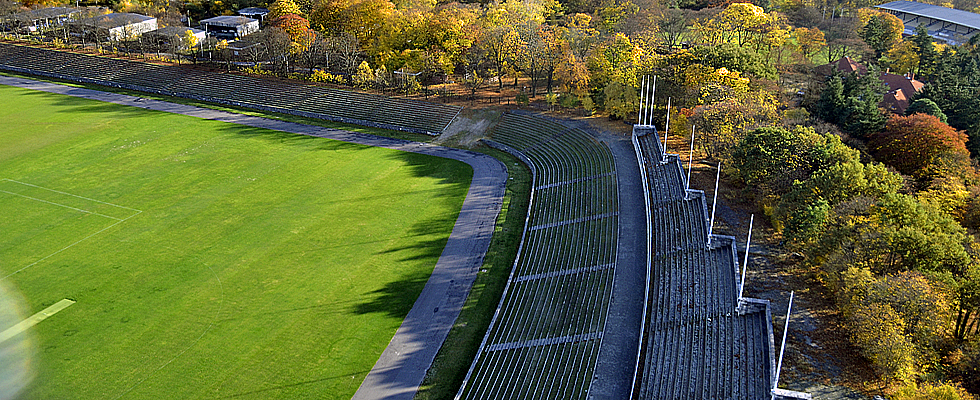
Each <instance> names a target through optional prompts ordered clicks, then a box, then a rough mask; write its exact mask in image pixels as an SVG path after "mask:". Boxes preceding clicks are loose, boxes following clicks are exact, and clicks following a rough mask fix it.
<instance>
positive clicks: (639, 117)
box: [636, 75, 647, 125]
mask: <svg viewBox="0 0 980 400" xmlns="http://www.w3.org/2000/svg"><path fill="white" fill-rule="evenodd" d="M646 88H647V76H646V75H643V78H642V79H641V80H640V111H638V112H637V113H636V124H637V125H643V103H644V99H645V98H646V97H645V96H646Z"/></svg>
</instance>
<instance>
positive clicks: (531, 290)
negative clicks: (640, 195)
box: [460, 114, 618, 399]
mask: <svg viewBox="0 0 980 400" xmlns="http://www.w3.org/2000/svg"><path fill="white" fill-rule="evenodd" d="M492 139H493V141H491V142H490V143H491V144H493V145H494V146H497V147H500V148H504V149H505V150H509V151H512V152H514V153H515V154H518V155H519V157H522V158H524V159H525V160H526V162H528V163H529V165H530V166H531V167H532V170H533V171H534V178H533V184H534V190H533V192H532V202H531V207H530V210H529V212H528V222H527V226H526V227H525V232H524V239H523V241H522V244H521V250H520V253H519V255H518V259H517V262H516V263H515V265H514V268H513V271H512V273H511V277H510V280H509V281H508V284H507V289H506V291H505V294H504V296H503V298H502V299H501V302H500V305H499V308H498V311H497V314H496V315H495V316H494V319H493V322H492V323H491V326H490V328H489V330H488V331H487V335H486V337H485V338H484V343H483V345H482V346H481V348H480V351H479V355H478V357H477V358H476V360H475V361H474V362H473V365H472V366H471V370H470V373H469V374H468V375H467V379H466V381H465V382H464V384H463V387H462V388H461V389H460V396H461V397H462V398H464V399H491V398H492V399H562V398H573V399H574V398H585V397H586V395H587V393H588V389H589V385H590V383H591V380H592V377H593V371H594V369H595V363H596V359H597V357H598V352H599V345H600V343H601V341H602V334H603V331H604V330H605V328H606V327H605V320H606V311H607V308H608V304H609V301H610V296H611V294H612V278H613V274H614V273H615V268H616V266H615V263H616V248H617V238H618V232H617V226H618V218H617V215H618V198H617V189H616V176H615V173H614V170H615V166H614V163H613V160H612V154H611V153H610V152H609V150H608V149H607V148H606V147H604V146H603V145H602V144H600V143H598V142H596V141H595V140H594V139H592V138H591V137H589V136H588V135H587V134H585V133H584V132H582V131H580V130H577V129H568V128H566V127H564V126H562V125H561V124H558V123H555V122H551V121H547V120H544V119H541V118H537V117H531V116H523V115H515V114H505V115H504V116H503V117H502V119H501V121H500V123H499V124H498V125H497V127H496V128H495V130H494V132H493V134H492Z"/></svg>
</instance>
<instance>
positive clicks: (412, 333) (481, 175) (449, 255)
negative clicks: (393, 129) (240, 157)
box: [0, 76, 507, 400]
mask: <svg viewBox="0 0 980 400" xmlns="http://www.w3.org/2000/svg"><path fill="white" fill-rule="evenodd" d="M0 84H2V85H8V86H16V87H21V88H25V89H32V90H40V91H44V92H49V93H57V94H64V95H69V96H75V97H81V98H86V99H92V100H98V101H104V102H109V103H115V104H121V105H125V106H133V107H140V108H145V109H149V110H157V111H164V112H169V113H174V114H182V115H187V116H191V117H198V118H204V119H210V120H215V121H222V122H230V123H234V124H240V125H245V126H250V127H255V128H265V129H272V130H277V131H283V132H290V133H296V134H300V135H308V136H316V137H322V138H327V139H333V140H339V141H344V142H348V143H356V144H361V145H366V146H375V147H384V148H388V149H393V150H400V151H408V152H413V153H419V154H426V155H431V156H436V157H443V158H449V159H453V160H457V161H462V162H465V163H467V164H469V165H470V166H471V167H472V168H473V179H472V181H471V184H470V189H469V192H467V194H466V200H464V201H463V206H462V209H461V210H460V212H459V218H458V219H457V220H456V225H455V226H454V227H453V232H452V234H450V236H449V240H448V241H447V242H446V247H445V249H443V252H442V255H441V256H440V257H439V261H438V262H437V263H436V265H435V268H434V269H433V271H432V275H431V276H430V277H429V280H428V282H426V284H425V287H424V288H423V289H422V293H421V294H419V298H418V299H417V300H416V301H415V305H414V306H413V307H412V310H411V311H409V312H408V315H407V316H406V317H405V320H404V321H403V322H402V325H401V326H400V327H399V328H398V330H397V331H396V332H395V336H394V337H393V338H392V339H391V342H390V343H389V344H388V347H387V348H386V349H385V351H384V353H382V354H381V358H380V359H378V362H377V363H376V364H375V365H374V368H373V369H371V372H370V373H369V374H368V375H367V377H365V378H364V382H363V383H362V384H361V387H360V388H359V389H358V390H357V393H356V394H355V395H354V399H357V400H362V399H364V400H367V399H411V398H413V397H414V396H415V392H416V391H417V390H418V387H419V385H420V384H421V383H422V379H423V378H425V373H426V371H427V370H428V369H429V366H430V365H431V364H432V360H433V359H434V358H435V356H436V353H437V352H438V351H439V347H441V346H442V343H443V341H445V339H446V336H447V335H448V334H449V329H450V328H451V327H452V325H453V323H454V322H455V321H456V317H458V316H459V312H460V309H461V308H462V306H463V303H464V301H465V300H466V296H467V294H469V291H470V287H471V286H472V285H473V281H474V279H476V273H477V272H478V271H479V269H480V266H482V264H483V257H484V255H485V254H486V251H487V248H488V247H489V246H490V238H491V236H492V234H493V228H494V224H495V223H496V221H497V215H498V214H499V213H500V208H501V202H502V199H503V196H504V189H505V185H506V182H507V170H506V167H504V165H503V164H502V163H501V162H500V161H497V160H496V159H494V158H493V157H490V156H487V155H484V154H480V153H476V152H472V151H467V150H460V149H452V148H447V147H441V146H435V145H430V144H426V143H419V142H411V141H406V140H399V139H391V138H385V137H380V136H374V135H368V134H362V133H356V132H350V131H344V130H340V129H331V128H324V127H319V126H312V125H305V124H299V123H293V122H285V121H278V120H272V119H267V118H261V117H253V116H248V115H241V114H235V113H230V112H224V111H218V110H212V109H207V108H201V107H194V106H188V105H182V104H175V103H169V102H165V101H158V100H149V99H143V98H139V97H135V96H127V95H122V94H116V93H108V92H100V91H96V90H91V89H83V88H77V87H71V86H64V85H58V84H54V83H47V82H39V81H34V80H30V79H26V78H20V77H9V76H0Z"/></svg>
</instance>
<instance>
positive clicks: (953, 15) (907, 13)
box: [875, 0, 980, 44]
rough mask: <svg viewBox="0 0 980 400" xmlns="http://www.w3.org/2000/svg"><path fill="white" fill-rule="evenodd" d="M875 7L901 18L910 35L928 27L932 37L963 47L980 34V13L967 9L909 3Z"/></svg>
mask: <svg viewBox="0 0 980 400" xmlns="http://www.w3.org/2000/svg"><path fill="white" fill-rule="evenodd" d="M875 8H878V9H881V10H883V11H885V12H888V13H890V14H892V15H895V16H896V17H898V18H899V19H901V20H902V23H903V24H905V31H904V33H905V34H906V35H914V34H915V28H916V27H918V26H919V25H925V27H926V30H927V31H928V32H929V35H930V36H932V37H934V38H936V39H939V40H943V41H945V42H948V43H951V44H963V43H966V41H968V40H969V39H970V37H972V36H973V35H975V34H976V33H977V32H980V14H974V13H971V12H967V11H963V10H956V9H952V8H946V7H940V6H934V5H932V4H926V3H919V2H915V1H905V0H899V1H893V2H890V3H885V4H882V5H878V6H875Z"/></svg>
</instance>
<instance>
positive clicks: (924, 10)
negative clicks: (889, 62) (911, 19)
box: [875, 0, 980, 29]
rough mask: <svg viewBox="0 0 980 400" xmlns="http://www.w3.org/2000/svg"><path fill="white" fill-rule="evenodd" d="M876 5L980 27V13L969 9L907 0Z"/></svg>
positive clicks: (885, 8)
mask: <svg viewBox="0 0 980 400" xmlns="http://www.w3.org/2000/svg"><path fill="white" fill-rule="evenodd" d="M875 7H877V8H880V9H883V10H891V11H901V12H904V13H908V14H916V15H921V16H923V17H929V18H935V19H941V20H944V21H949V22H952V23H955V24H960V25H963V26H968V27H970V28H973V29H980V14H974V13H971V12H968V11H963V10H957V9H953V8H946V7H940V6H934V5H932V4H926V3H919V2H917V1H905V0H898V1H893V2H891V3H885V4H882V5H878V6H875Z"/></svg>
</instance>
